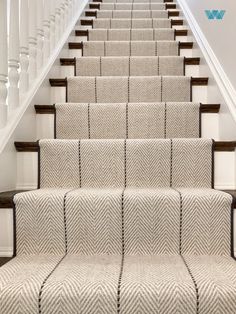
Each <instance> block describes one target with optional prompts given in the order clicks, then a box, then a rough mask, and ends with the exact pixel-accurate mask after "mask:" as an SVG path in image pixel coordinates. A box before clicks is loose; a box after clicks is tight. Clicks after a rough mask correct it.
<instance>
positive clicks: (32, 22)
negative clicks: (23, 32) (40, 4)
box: [29, 0, 38, 84]
mask: <svg viewBox="0 0 236 314" xmlns="http://www.w3.org/2000/svg"><path fill="white" fill-rule="evenodd" d="M37 1H38V0H29V80H30V84H32V83H33V81H34V80H35V78H36V75H37V63H36V58H37V39H36V8H37V6H36V3H37Z"/></svg>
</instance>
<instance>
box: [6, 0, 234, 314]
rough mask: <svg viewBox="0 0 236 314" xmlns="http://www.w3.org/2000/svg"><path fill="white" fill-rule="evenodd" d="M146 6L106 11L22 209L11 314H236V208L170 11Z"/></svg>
mask: <svg viewBox="0 0 236 314" xmlns="http://www.w3.org/2000/svg"><path fill="white" fill-rule="evenodd" d="M142 2H145V1H144V0H142V1H140V0H135V1H130V0H125V1H124V0H119V1H112V0H106V1H105V0H104V1H103V3H101V5H100V9H101V10H100V11H99V10H98V12H97V20H95V23H94V29H90V30H89V41H88V42H84V44H83V56H82V57H81V58H77V59H76V76H75V77H68V78H67V84H66V85H67V88H66V99H67V102H66V103H58V104H55V139H51V140H40V141H39V154H38V164H39V167H38V181H39V189H38V190H35V191H31V192H26V193H20V194H17V195H16V196H15V198H14V204H15V209H14V216H15V218H14V220H15V255H16V257H15V258H14V259H13V260H12V261H11V262H9V263H8V264H6V265H5V266H3V267H2V268H0V314H116V313H118V314H157V313H158V314H177V313H178V314H235V313H236V297H235V296H236V263H235V260H234V257H233V240H232V239H233V238H232V234H233V227H232V226H233V225H232V219H233V210H232V197H231V196H230V195H229V194H226V193H224V192H221V191H217V190H214V140H212V139H202V138H201V111H200V106H201V105H200V104H199V103H194V102H192V81H191V77H187V76H185V63H184V58H183V57H180V56H179V43H178V42H177V41H176V40H175V32H174V29H173V28H171V24H170V20H169V19H168V12H167V10H166V3H163V2H162V3H160V2H161V1H158V0H156V1H152V2H145V3H142ZM157 10H160V11H157ZM138 12H140V13H142V12H144V15H145V18H146V20H144V19H142V17H141V15H138ZM155 12H159V13H160V16H158V18H160V17H162V18H163V21H162V20H160V19H156V16H155V15H154V13H155ZM116 13H119V14H116ZM127 14H128V15H127ZM100 18H101V19H100ZM139 18H140V20H139Z"/></svg>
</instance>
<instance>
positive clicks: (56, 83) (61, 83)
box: [49, 78, 67, 87]
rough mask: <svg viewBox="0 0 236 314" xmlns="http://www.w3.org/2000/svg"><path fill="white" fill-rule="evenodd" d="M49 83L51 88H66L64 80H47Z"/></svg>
mask: <svg viewBox="0 0 236 314" xmlns="http://www.w3.org/2000/svg"><path fill="white" fill-rule="evenodd" d="M49 82H50V85H51V86H52V87H66V86H67V79H66V78H53V79H49Z"/></svg>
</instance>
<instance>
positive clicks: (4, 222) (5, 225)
mask: <svg viewBox="0 0 236 314" xmlns="http://www.w3.org/2000/svg"><path fill="white" fill-rule="evenodd" d="M12 220H13V211H12V209H11V208H9V209H8V208H6V209H1V210H0V238H1V247H0V257H1V256H8V257H11V256H12V254H13V225H12ZM234 225H236V210H235V214H234ZM234 243H235V246H234V251H235V253H236V230H235V231H234Z"/></svg>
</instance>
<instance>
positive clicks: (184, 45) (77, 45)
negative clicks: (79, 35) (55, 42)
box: [68, 41, 193, 50]
mask: <svg viewBox="0 0 236 314" xmlns="http://www.w3.org/2000/svg"><path fill="white" fill-rule="evenodd" d="M68 46H69V49H80V50H81V49H83V42H82V41H81V42H69V43H68ZM179 48H180V49H192V48H193V42H192V41H186V42H183V41H180V42H179Z"/></svg>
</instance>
